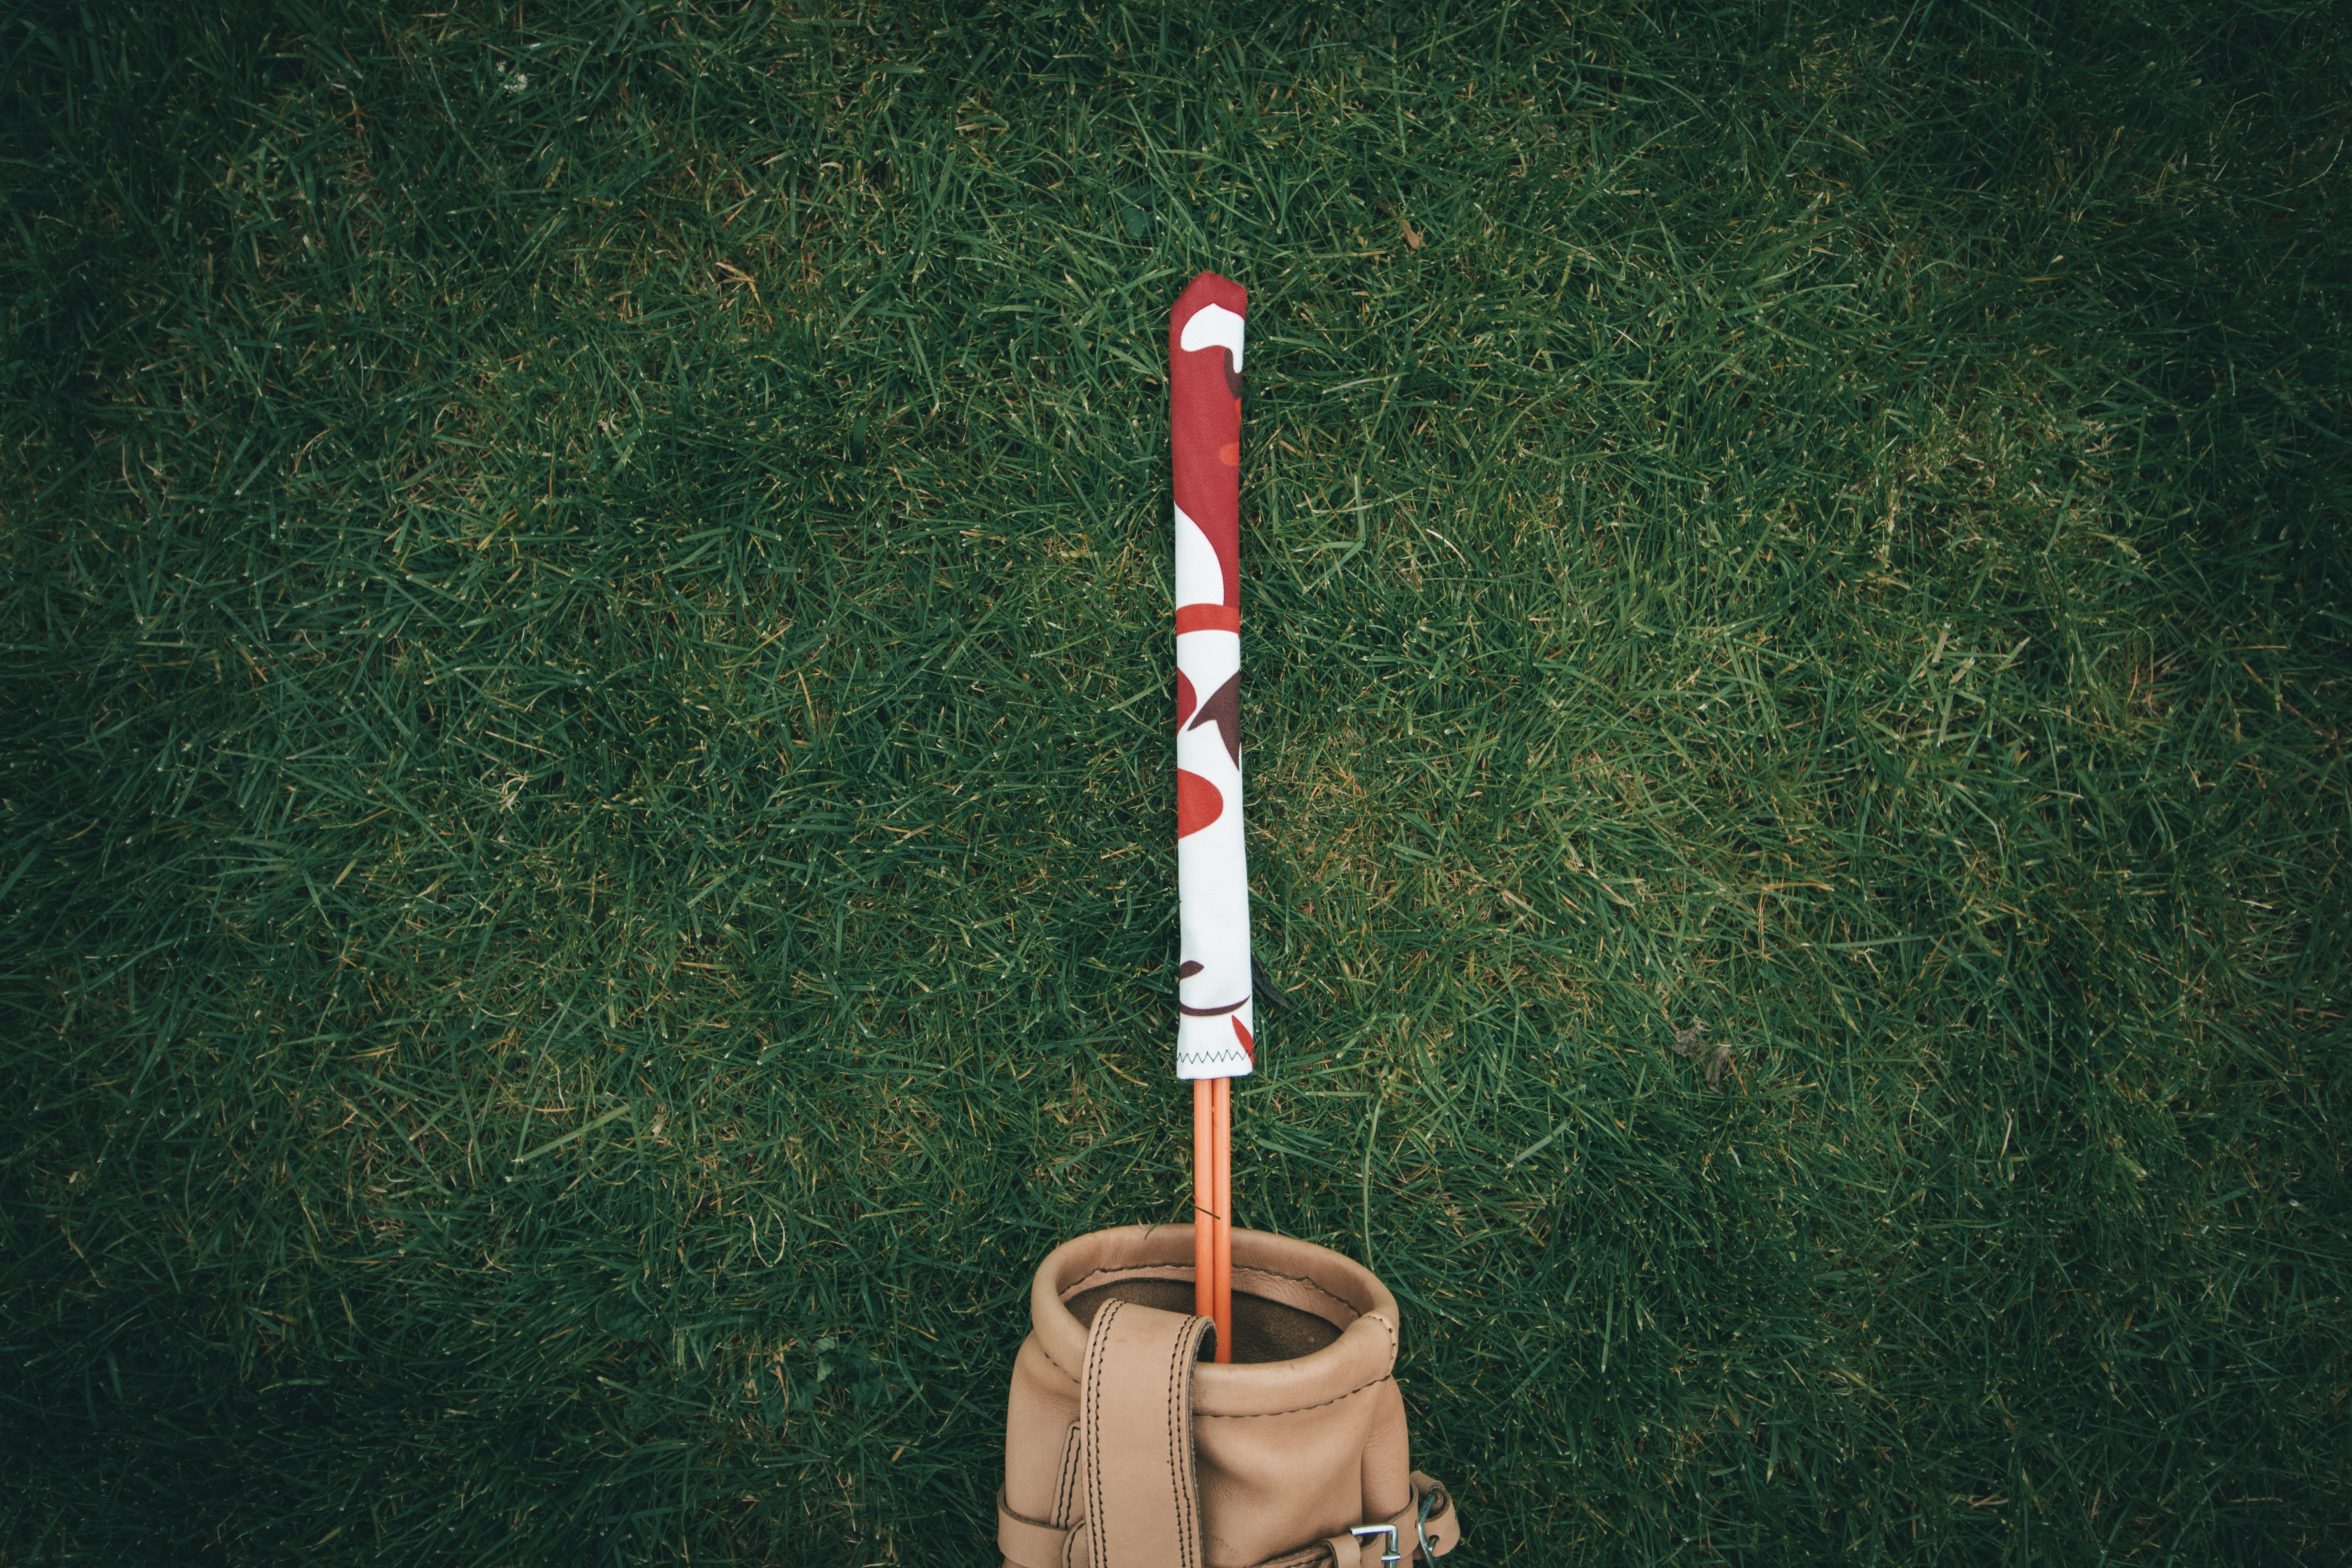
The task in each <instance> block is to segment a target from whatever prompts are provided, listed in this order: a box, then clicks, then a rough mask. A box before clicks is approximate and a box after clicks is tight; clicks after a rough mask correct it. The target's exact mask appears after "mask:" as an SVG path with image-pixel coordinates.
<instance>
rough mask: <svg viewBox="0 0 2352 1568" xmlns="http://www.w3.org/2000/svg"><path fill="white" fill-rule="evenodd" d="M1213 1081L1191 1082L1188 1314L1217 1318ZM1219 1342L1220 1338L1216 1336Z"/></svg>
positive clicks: (1214, 1109)
mask: <svg viewBox="0 0 2352 1568" xmlns="http://www.w3.org/2000/svg"><path fill="white" fill-rule="evenodd" d="M1214 1082H1215V1080H1214V1079H1205V1078H1196V1079H1193V1080H1192V1315H1193V1316H1194V1317H1196V1318H1214V1317H1215V1316H1216V1315H1217V1189H1216V1183H1217V1150H1216V1139H1215V1130H1216V1120H1217V1113H1216V1108H1215V1106H1214V1105H1213V1103H1212V1102H1213V1100H1214V1098H1215V1094H1214V1090H1213V1088H1212V1085H1213V1083H1214ZM1218 1337H1219V1338H1220V1339H1222V1338H1223V1335H1219V1336H1218Z"/></svg>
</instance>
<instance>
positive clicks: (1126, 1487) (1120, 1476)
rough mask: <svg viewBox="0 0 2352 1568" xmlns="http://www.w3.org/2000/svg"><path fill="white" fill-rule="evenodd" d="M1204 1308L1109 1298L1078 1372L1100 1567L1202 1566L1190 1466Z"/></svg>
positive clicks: (1084, 1462)
mask: <svg viewBox="0 0 2352 1568" xmlns="http://www.w3.org/2000/svg"><path fill="white" fill-rule="evenodd" d="M1209 1328H1210V1322H1209V1320H1208V1319H1206V1318H1195V1317H1189V1316H1186V1315H1185V1314H1183V1313H1180V1312H1163V1311H1161V1310H1159V1309H1158V1308H1156V1307H1143V1306H1138V1305H1137V1304H1136V1303H1134V1302H1132V1301H1118V1300H1111V1301H1106V1302H1104V1303H1103V1304H1102V1307H1101V1309H1100V1310H1097V1312H1096V1313H1095V1321H1094V1328H1093V1330H1092V1331H1091V1332H1089V1333H1088V1334H1087V1359H1086V1365H1085V1368H1084V1370H1083V1372H1082V1373H1081V1375H1080V1376H1079V1379H1078V1467H1079V1470H1080V1472H1081V1481H1080V1484H1081V1485H1082V1486H1083V1487H1084V1488H1085V1489H1086V1520H1087V1536H1088V1538H1089V1539H1088V1542H1087V1546H1088V1548H1089V1550H1088V1552H1087V1557H1088V1559H1089V1560H1090V1561H1091V1562H1092V1563H1097V1564H1100V1565H1102V1568H1203V1563H1202V1542H1201V1499H1200V1492H1199V1489H1198V1488H1197V1487H1196V1485H1195V1484H1194V1480H1193V1475H1192V1365H1193V1363H1194V1362H1196V1361H1198V1360H1199V1359H1200V1354H1201V1342H1202V1339H1203V1338H1205V1337H1206V1336H1207V1334H1208V1332H1209Z"/></svg>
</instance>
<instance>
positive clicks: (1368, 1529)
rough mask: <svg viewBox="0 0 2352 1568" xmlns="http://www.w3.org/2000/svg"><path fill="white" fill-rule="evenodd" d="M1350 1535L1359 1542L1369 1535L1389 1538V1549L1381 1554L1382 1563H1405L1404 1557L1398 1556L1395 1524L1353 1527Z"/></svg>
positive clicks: (1350, 1528)
mask: <svg viewBox="0 0 2352 1568" xmlns="http://www.w3.org/2000/svg"><path fill="white" fill-rule="evenodd" d="M1348 1533H1349V1534H1350V1535H1352V1536H1355V1537H1356V1538H1357V1539H1358V1540H1361V1539H1362V1538H1363V1537H1365V1536H1367V1535H1385V1536H1387V1537H1388V1538H1389V1549H1388V1550H1387V1551H1386V1552H1381V1562H1382V1563H1402V1562H1403V1561H1404V1559H1403V1558H1402V1557H1401V1556H1399V1555H1398V1554H1397V1531H1396V1526H1395V1525H1393V1524H1358V1525H1351V1526H1349V1530H1348Z"/></svg>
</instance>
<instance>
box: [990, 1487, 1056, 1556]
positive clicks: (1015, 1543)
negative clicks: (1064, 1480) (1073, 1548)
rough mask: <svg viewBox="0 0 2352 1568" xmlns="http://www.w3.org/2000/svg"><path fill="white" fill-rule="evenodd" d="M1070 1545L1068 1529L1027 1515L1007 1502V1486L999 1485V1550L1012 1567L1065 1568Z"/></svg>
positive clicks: (997, 1496)
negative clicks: (1006, 1505)
mask: <svg viewBox="0 0 2352 1568" xmlns="http://www.w3.org/2000/svg"><path fill="white" fill-rule="evenodd" d="M1069 1549H1070V1532H1069V1531H1067V1530H1060V1529H1056V1528H1055V1527H1054V1526H1053V1525H1050V1524H1045V1523H1042V1522H1040V1521H1037V1520H1034V1519H1024V1518H1023V1517H1022V1516H1021V1515H1019V1514H1017V1513H1015V1512H1013V1510H1011V1509H1009V1508H1007V1507H1005V1506H1004V1489H1003V1487H999V1488H997V1489H996V1550H997V1551H999V1552H1003V1554H1004V1560H1005V1561H1006V1562H1007V1563H1012V1564H1013V1568H1066V1556H1065V1554H1066V1552H1068V1551H1069Z"/></svg>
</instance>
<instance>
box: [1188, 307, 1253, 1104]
mask: <svg viewBox="0 0 2352 1568" xmlns="http://www.w3.org/2000/svg"><path fill="white" fill-rule="evenodd" d="M1248 310H1249V294H1248V292H1247V291H1246V290H1244V289H1243V288H1242V286H1241V285H1240V284H1238V283H1235V282H1233V281H1232V280H1231V279H1224V278H1220V277H1218V276H1217V275H1216V274H1215V273H1213V272H1203V273H1202V274H1201V275H1200V276H1199V277H1198V278H1195V279H1192V283H1191V285H1190V286H1189V287H1187V288H1186V289H1185V290H1184V292H1183V293H1182V294H1181V296H1179V297H1178V299H1177V300H1176V310H1175V313H1174V315H1173V316H1172V317H1171V319H1170V321H1169V324H1168V404H1169V427H1170V442H1169V446H1170V457H1171V462H1172V464H1173V467H1174V468H1175V479H1176V520H1175V521H1176V888H1177V897H1178V901H1179V904H1180V906H1181V909H1180V915H1179V925H1180V927H1181V952H1180V954H1179V960H1178V964H1177V970H1176V994H1177V1003H1178V1005H1179V1006H1180V1007H1181V1009H1182V1014H1181V1018H1180V1019H1179V1021H1178V1023H1177V1026H1176V1076H1177V1077H1178V1078H1180V1079H1198V1078H1239V1077H1241V1076H1242V1075H1244V1074H1245V1073H1247V1072H1248V1071H1250V1069H1251V1067H1252V1065H1253V1063H1254V1061H1255V1053H1256V1042H1255V1038H1254V1037H1253V1036H1252V1034H1251V1031H1252V1029H1253V1028H1254V1027H1255V1025H1256V1022H1257V1020H1256V1017H1255V1013H1254V1011H1253V1009H1252V1006H1251V999H1250V936H1249V857H1248V852H1247V849H1246V847H1244V843H1243V839H1242V717H1241V678H1242V637H1241V631H1242V577H1241V533H1242V514H1241V439H1242V319H1243V317H1244V315H1245V314H1247V312H1248Z"/></svg>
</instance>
